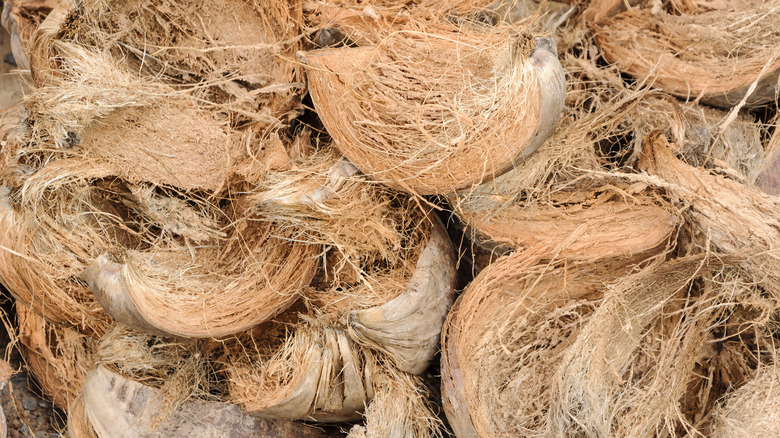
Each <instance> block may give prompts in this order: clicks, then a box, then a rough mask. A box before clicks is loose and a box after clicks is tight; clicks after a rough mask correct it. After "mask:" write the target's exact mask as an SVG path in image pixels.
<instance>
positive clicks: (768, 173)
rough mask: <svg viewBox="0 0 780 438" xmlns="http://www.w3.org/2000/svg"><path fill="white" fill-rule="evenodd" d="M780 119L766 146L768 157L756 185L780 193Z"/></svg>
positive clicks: (773, 192) (765, 190)
mask: <svg viewBox="0 0 780 438" xmlns="http://www.w3.org/2000/svg"><path fill="white" fill-rule="evenodd" d="M779 128H780V119H778V123H777V124H775V126H774V132H773V134H772V137H771V138H770V140H769V143H768V144H767V147H766V155H765V156H766V159H765V160H764V165H763V166H762V167H761V171H760V172H759V175H758V177H757V178H756V185H757V186H758V187H759V188H760V189H761V190H763V191H764V192H766V193H767V194H770V195H773V196H778V195H780V129H779Z"/></svg>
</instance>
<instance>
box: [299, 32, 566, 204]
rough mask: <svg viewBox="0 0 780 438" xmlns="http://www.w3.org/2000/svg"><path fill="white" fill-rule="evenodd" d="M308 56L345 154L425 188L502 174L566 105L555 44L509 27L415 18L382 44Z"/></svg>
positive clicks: (406, 185) (404, 185)
mask: <svg viewBox="0 0 780 438" xmlns="http://www.w3.org/2000/svg"><path fill="white" fill-rule="evenodd" d="M301 56H302V60H303V62H304V63H305V64H306V69H307V75H308V79H309V84H310V92H311V95H312V98H313V100H314V104H315V108H316V109H317V112H318V114H319V116H320V117H321V119H322V121H323V123H324V124H325V127H326V128H327V130H328V132H329V133H330V134H331V135H332V136H333V138H334V140H335V144H336V146H337V147H338V148H339V150H341V151H342V152H343V153H344V155H345V156H346V157H347V158H348V159H349V160H350V161H351V162H352V163H353V164H354V165H355V166H356V167H357V168H358V169H360V170H361V171H362V172H363V173H365V174H366V175H368V176H369V178H371V179H372V180H376V181H379V182H382V183H385V184H388V185H390V186H391V187H394V188H397V189H402V190H406V191H410V192H414V193H419V194H435V193H443V192H448V193H449V192H451V191H453V190H454V189H460V188H465V187H469V186H471V185H472V184H476V183H479V182H481V181H484V180H489V179H491V178H493V177H495V176H497V175H500V174H501V173H503V172H505V171H506V170H507V169H509V168H510V167H512V166H513V165H514V164H515V163H516V162H519V161H522V159H524V158H525V157H527V156H529V155H530V154H531V153H533V152H534V151H535V150H536V149H538V147H539V146H540V145H541V143H542V142H543V141H544V139H545V138H546V137H547V136H548V135H549V133H550V132H551V131H552V129H553V127H554V126H555V123H556V121H557V118H558V115H559V114H560V111H561V108H562V99H563V90H564V85H563V71H562V69H561V68H560V64H559V63H558V61H557V56H556V54H555V46H554V43H553V42H552V40H551V39H545V38H534V37H533V36H531V35H528V34H522V33H521V32H520V31H517V30H514V29H510V28H508V27H496V28H490V29H489V30H488V29H487V28H477V27H473V28H472V27H468V26H467V27H458V26H455V25H453V24H450V23H435V22H429V21H424V20H409V22H408V23H406V24H405V25H403V26H399V27H398V28H396V29H395V31H394V32H392V33H390V34H389V35H387V36H386V37H385V38H382V39H381V41H380V42H378V43H377V44H376V45H368V46H363V47H343V48H332V49H321V50H317V51H312V52H307V53H305V54H302V55H301ZM421 62H422V63H424V64H425V65H426V69H425V70H420V69H418V68H417V67H416V66H417V65H418V64H419V63H421ZM464 90H465V91H464ZM509 113H511V116H510V115H508V114H509ZM518 114H520V115H519V116H518ZM499 145H500V146H499Z"/></svg>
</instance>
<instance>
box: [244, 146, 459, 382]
mask: <svg viewBox="0 0 780 438" xmlns="http://www.w3.org/2000/svg"><path fill="white" fill-rule="evenodd" d="M296 167H297V168H296V169H294V170H290V171H287V172H279V173H276V174H275V175H272V176H270V177H269V178H267V180H266V183H267V184H265V186H264V190H263V191H261V192H259V193H257V194H256V196H255V200H256V201H257V203H258V208H259V209H260V210H261V211H263V212H264V213H265V214H268V215H271V216H272V217H274V218H275V219H276V220H278V221H280V222H282V221H283V222H284V223H287V224H295V226H296V227H297V228H299V229H301V230H303V234H304V235H305V236H306V239H307V240H311V241H316V242H318V243H321V244H322V245H323V246H326V247H327V246H330V247H332V248H333V249H332V250H331V251H329V253H328V254H327V255H326V260H325V271H326V272H325V273H324V278H322V277H323V276H320V279H319V280H318V281H317V282H316V283H317V284H316V285H315V286H314V287H313V288H311V290H310V293H307V294H306V295H307V297H308V298H310V299H313V300H314V302H315V303H316V304H317V305H321V306H323V307H324V308H325V309H326V311H327V312H336V313H338V312H343V313H348V314H349V318H348V325H349V330H350V335H351V336H352V338H353V339H355V340H356V341H358V342H359V343H361V344H363V345H364V346H367V347H370V348H372V349H375V350H378V351H382V352H383V353H385V354H386V356H387V357H388V358H390V359H391V360H392V361H393V362H394V364H395V366H396V367H397V368H398V369H400V370H402V371H407V372H410V373H413V374H419V373H421V372H422V371H423V370H424V369H425V368H426V367H427V365H428V361H429V360H430V358H431V357H432V355H433V353H434V352H435V351H436V349H437V348H438V347H437V345H438V341H439V334H440V332H441V325H442V322H443V319H444V317H445V316H446V314H447V310H448V309H449V307H450V306H451V305H452V302H453V301H454V281H455V277H456V275H455V260H454V250H453V248H452V245H451V243H450V241H449V238H448V236H447V234H446V232H445V230H444V226H443V224H441V222H440V221H439V219H438V218H437V217H436V216H435V215H434V214H432V213H430V212H429V213H425V214H423V212H422V211H421V210H420V209H419V207H418V206H417V205H416V204H415V203H414V202H413V201H410V200H409V199H407V197H405V196H402V195H397V194H394V193H392V192H391V191H389V190H387V189H385V188H383V187H382V186H379V185H375V184H367V183H366V182H365V177H364V176H363V175H360V174H358V173H357V169H356V168H355V167H354V166H353V165H352V164H351V163H350V162H349V161H347V160H345V159H343V158H340V156H339V154H337V153H336V151H333V150H332V149H329V148H324V149H321V150H320V151H318V152H316V153H314V154H312V155H311V156H309V157H308V158H306V159H304V160H299V162H298V164H297V166H296ZM407 234H408V236H405V235H407ZM399 248H400V249H401V251H400V252H399V251H397V249H399ZM382 266H386V268H387V269H382V268H381V267H382ZM378 267H379V268H378ZM328 281H330V282H331V284H327V282H328ZM361 283H362V284H361ZM317 289H320V290H317ZM343 289H346V292H345V291H344V290H343Z"/></svg>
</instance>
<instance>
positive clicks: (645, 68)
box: [586, 0, 780, 108]
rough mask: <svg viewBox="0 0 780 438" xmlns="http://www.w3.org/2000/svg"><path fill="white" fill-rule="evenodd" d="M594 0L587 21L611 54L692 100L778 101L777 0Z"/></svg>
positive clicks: (628, 69)
mask: <svg viewBox="0 0 780 438" xmlns="http://www.w3.org/2000/svg"><path fill="white" fill-rule="evenodd" d="M631 3H632V4H633V5H632V6H630V7H627V6H626V5H627V4H626V3H625V2H623V1H622V0H599V1H594V2H591V4H590V5H589V10H588V12H587V13H586V19H588V20H589V21H590V25H591V26H592V28H593V31H594V34H595V35H594V36H595V40H596V43H597V44H598V45H599V47H600V48H601V50H602V51H603V53H604V56H605V58H606V59H607V60H608V61H610V62H613V63H616V64H617V65H618V67H619V68H620V70H621V71H623V72H625V73H628V74H630V75H632V76H634V77H636V78H637V79H640V80H642V81H647V82H648V83H651V84H652V85H653V86H654V87H656V88H659V89H661V90H664V91H666V92H667V93H670V94H673V95H675V96H678V97H682V98H684V99H691V100H695V99H700V100H701V102H704V103H707V104H709V105H714V106H719V107H725V108H727V107H732V106H735V105H738V104H740V102H741V101H742V100H743V99H744V100H745V103H746V104H747V105H751V106H757V105H762V104H765V103H767V102H770V101H773V100H776V99H777V96H778V91H780V90H779V89H778V75H780V50H778V46H780V34H778V33H777V28H778V26H780V2H778V1H777V0H749V1H745V0H732V1H718V2H715V1H709V0H685V1H670V2H663V3H662V2H656V1H651V0H642V1H633V2H631Z"/></svg>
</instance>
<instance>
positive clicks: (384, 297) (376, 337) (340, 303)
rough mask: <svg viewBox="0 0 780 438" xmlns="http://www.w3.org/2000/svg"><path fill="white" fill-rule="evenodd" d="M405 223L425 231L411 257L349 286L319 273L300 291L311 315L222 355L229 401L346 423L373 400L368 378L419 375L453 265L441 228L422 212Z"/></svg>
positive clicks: (276, 413)
mask: <svg viewBox="0 0 780 438" xmlns="http://www.w3.org/2000/svg"><path fill="white" fill-rule="evenodd" d="M428 221H431V222H428ZM426 222H427V225H425V224H426ZM413 227H416V228H420V231H424V232H426V233H430V235H429V236H427V237H426V238H425V240H424V241H423V242H424V244H423V247H422V248H418V249H416V250H415V251H414V257H413V258H412V259H411V260H406V261H403V262H401V264H399V265H398V266H396V267H394V268H393V269H392V270H389V271H387V272H383V271H382V270H377V269H374V270H373V272H372V270H368V269H366V268H364V269H366V270H363V271H362V272H360V274H362V275H364V276H365V279H364V280H361V281H360V282H358V283H355V284H352V285H350V283H349V282H348V280H347V279H346V277H345V275H346V274H345V273H343V272H342V273H341V274H338V275H334V274H327V276H326V278H325V279H323V280H320V281H316V282H315V285H316V286H315V288H317V287H319V288H321V289H319V290H312V291H309V292H308V293H306V294H305V295H306V296H307V298H308V299H309V300H310V303H311V304H313V305H314V306H316V308H317V310H316V311H315V313H316V314H318V315H319V316H318V317H317V318H316V319H315V320H313V321H310V322H306V323H303V324H301V323H300V322H299V323H298V325H297V327H296V331H295V332H294V333H293V334H291V335H289V336H287V337H286V340H284V342H283V343H282V344H281V345H279V344H278V343H277V344H273V345H266V346H265V347H264V348H260V349H255V350H254V351H252V350H249V355H248V356H247V355H246V352H244V351H243V350H239V351H241V352H242V353H243V354H237V353H231V355H232V357H233V358H232V360H231V362H230V363H229V365H228V373H229V374H230V382H231V398H232V400H234V401H235V402H236V403H238V404H240V405H241V406H242V407H244V409H246V410H248V411H250V412H253V413H255V414H256V415H260V416H263V417H270V418H291V419H312V420H316V421H345V420H354V419H357V418H360V416H361V412H362V410H363V407H364V406H365V405H366V404H367V403H368V402H369V401H370V400H371V399H372V398H373V395H374V393H375V388H374V387H375V385H376V383H375V382H374V377H373V376H374V375H376V374H377V373H381V372H389V371H387V370H395V371H392V372H394V373H401V372H402V371H398V369H400V370H405V371H411V372H415V373H419V372H422V371H423V370H424V369H425V368H426V367H427V365H428V363H429V362H430V360H431V358H432V357H433V354H434V353H435V350H436V345H437V340H438V338H439V333H440V331H441V321H443V319H444V317H445V315H446V313H447V311H448V309H449V306H450V305H451V303H452V299H453V298H454V279H455V269H454V256H453V254H452V252H453V251H452V248H451V245H450V243H449V241H448V240H446V234H444V232H443V230H441V227H442V225H441V224H440V223H438V221H432V220H431V219H430V217H429V216H423V222H422V223H417V224H416V225H413ZM418 239H419V237H418ZM415 240H416V239H415ZM415 259H416V264H414V265H412V266H409V265H411V264H412V263H413V262H415ZM328 277H329V278H330V279H328ZM323 281H324V283H323ZM352 281H354V280H352ZM372 303H373V304H372ZM355 309H357V310H355ZM378 329H381V332H380V331H379V330H378ZM252 343H253V344H255V345H257V344H261V342H259V341H253V342H252ZM243 344H244V345H246V344H247V342H244V343H243ZM266 344H267V342H266ZM274 345H275V346H274ZM374 350H378V351H380V352H382V353H384V354H383V355H382V356H377V354H376V353H375V352H374ZM229 351H231V352H232V351H233V349H229Z"/></svg>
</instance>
